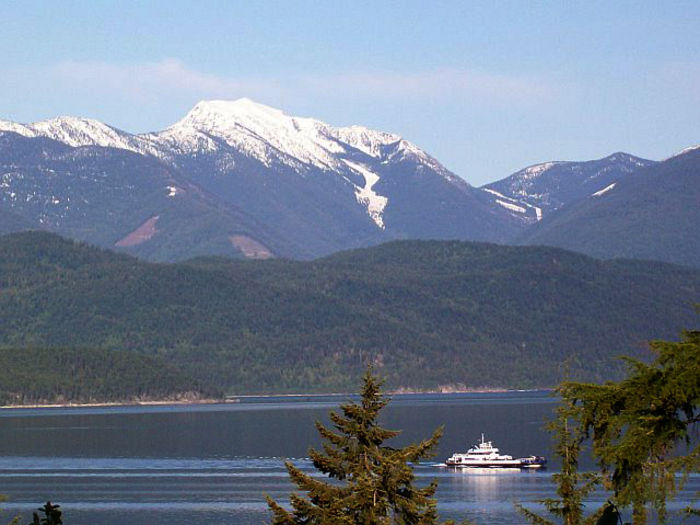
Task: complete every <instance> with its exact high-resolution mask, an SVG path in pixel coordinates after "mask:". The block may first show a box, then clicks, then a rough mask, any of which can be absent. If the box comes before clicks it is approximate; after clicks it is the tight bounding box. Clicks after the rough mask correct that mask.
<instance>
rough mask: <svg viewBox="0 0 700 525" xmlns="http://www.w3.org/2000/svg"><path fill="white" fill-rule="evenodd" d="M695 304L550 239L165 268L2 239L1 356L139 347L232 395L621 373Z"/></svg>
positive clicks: (627, 264) (682, 291)
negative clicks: (626, 358)
mask: <svg viewBox="0 0 700 525" xmlns="http://www.w3.org/2000/svg"><path fill="white" fill-rule="evenodd" d="M699 298H700V271H699V270H697V269H691V268H686V267H681V266H674V265H670V264H664V263H657V262H646V261H638V260H636V261H633V260H612V261H599V260H596V259H592V258H590V257H587V256H583V255H578V254H574V253H572V252H568V251H565V250H561V249H556V248H546V247H513V246H510V247H506V246H497V245H491V244H481V243H465V242H451V241H398V242H392V243H388V244H384V245H381V246H377V247H374V248H368V249H361V250H354V251H349V252H342V253H339V254H336V255H333V256H330V257H327V258H324V259H319V260H315V261H311V262H295V261H288V260H280V259H277V260H269V261H244V260H232V259H225V258H202V259H196V260H192V261H188V262H186V263H179V264H153V263H146V262H142V261H139V260H137V259H134V258H132V257H129V256H125V255H118V254H114V253H111V252H108V251H104V250H100V249H97V248H94V247H91V246H88V245H84V244H79V243H75V242H73V241H69V240H65V239H62V238H60V237H58V236H55V235H52V234H48V233H41V232H25V233H21V234H11V235H6V236H4V237H0V319H2V323H1V324H0V346H3V347H5V348H6V350H5V352H6V353H7V354H6V355H8V356H10V355H11V356H15V357H13V359H19V358H18V357H16V356H17V354H21V353H23V352H28V350H27V349H28V348H33V349H34V350H32V351H35V352H37V351H39V350H36V349H42V350H41V352H48V354H42V355H52V354H55V355H56V356H57V357H56V358H57V359H59V356H61V355H65V356H69V357H66V358H65V359H66V360H67V361H70V360H71V359H75V358H77V357H78V356H80V355H81V352H83V351H82V350H78V349H80V348H90V349H93V350H91V351H92V352H107V353H103V354H100V355H110V354H109V352H114V353H115V354H118V353H122V352H125V351H127V352H130V354H128V355H130V356H134V355H136V356H139V355H143V356H148V357H149V358H154V359H158V360H159V361H157V362H156V361H153V363H167V364H168V366H169V367H172V368H171V369H169V370H178V371H179V372H178V373H179V374H182V376H177V375H173V376H172V377H171V379H169V378H168V377H170V376H168V375H167V373H165V372H163V373H162V374H159V373H157V374H156V377H157V381H159V383H160V384H161V385H166V384H171V386H173V387H175V386H176V385H178V383H177V381H180V380H182V381H187V380H186V379H182V378H186V377H191V378H193V381H195V382H197V383H198V384H199V385H205V386H206V387H207V388H209V389H211V390H214V391H217V390H222V391H224V392H226V393H262V392H321V391H325V392H328V391H346V392H348V391H352V390H353V389H354V386H355V385H356V384H357V382H358V381H359V378H360V377H361V375H362V372H363V370H364V367H365V365H366V364H368V363H373V364H374V366H375V367H376V368H377V370H379V371H380V373H381V374H382V375H383V376H384V377H386V379H387V388H389V389H397V388H409V389H437V388H439V387H441V386H446V387H450V386H451V387H458V388H464V387H467V388H477V387H511V388H530V387H549V386H552V385H555V384H556V383H558V382H559V381H560V380H561V378H562V375H563V373H564V368H566V369H568V374H569V377H572V378H575V379H580V380H590V381H600V380H604V379H608V378H615V377H619V376H620V374H621V373H622V371H623V369H624V364H623V363H622V362H621V361H619V360H617V359H615V356H618V355H620V354H627V355H633V356H637V357H641V358H647V357H649V355H650V354H649V352H648V349H647V346H646V341H648V340H649V339H651V338H652V337H657V338H658V337H662V338H674V337H675V336H676V334H677V333H679V332H680V330H681V329H682V328H684V327H689V326H690V327H692V326H693V325H694V323H695V322H696V320H697V316H696V315H695V313H694V309H693V303H697V302H698V300H699ZM10 349H12V350H10ZM86 355H87V354H86ZM70 356H72V357H70ZM61 359H62V358H61ZM564 361H567V365H566V366H564V365H563V363H564ZM27 362H31V360H30V359H27ZM13 366H14V365H13ZM139 366H140V365H139ZM144 368H145V369H148V367H147V366H146V367H144ZM164 370H165V369H164ZM6 373H8V374H10V375H12V371H11V370H10V371H7V370H6ZM122 373H127V372H126V369H123V370H122V371H118V369H114V371H113V375H116V376H117V377H119V376H120V375H121V374H122ZM100 374H101V372H99V371H98V370H95V371H94V377H95V378H99V377H100ZM4 377H5V376H4ZM177 377H180V378H181V379H176V378H177ZM145 378H146V375H144V376H143V379H144V380H145ZM11 380H12V379H5V378H3V383H2V385H0V390H3V391H12V389H11V388H8V387H7V386H5V385H6V383H5V381H11ZM14 384H16V383H14ZM180 388H185V387H184V386H183V385H179V386H177V388H174V390H178V389H180ZM188 388H189V387H188ZM67 392H68V391H67ZM81 392H82V393H81V395H82V396H88V397H89V396H91V395H92V394H91V393H90V392H89V391H88V390H81ZM95 395H97V394H95ZM99 395H102V394H99Z"/></svg>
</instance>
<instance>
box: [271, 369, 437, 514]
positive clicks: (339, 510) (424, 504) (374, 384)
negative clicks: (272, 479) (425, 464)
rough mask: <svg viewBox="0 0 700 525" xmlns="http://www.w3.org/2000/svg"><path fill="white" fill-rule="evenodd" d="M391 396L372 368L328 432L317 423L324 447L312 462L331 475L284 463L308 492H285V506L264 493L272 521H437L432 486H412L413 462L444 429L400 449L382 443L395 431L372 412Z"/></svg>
mask: <svg viewBox="0 0 700 525" xmlns="http://www.w3.org/2000/svg"><path fill="white" fill-rule="evenodd" d="M388 402H389V399H388V398H387V397H385V396H384V395H383V394H382V392H381V382H380V381H379V379H378V378H377V377H376V376H374V375H373V374H372V371H371V370H370V369H368V370H367V372H366V373H365V375H364V378H363V386H362V391H361V399H360V401H359V403H356V402H349V403H346V404H343V405H341V406H340V409H341V411H342V414H340V413H337V412H331V413H330V419H331V422H332V423H333V427H334V430H333V429H330V428H328V427H326V426H324V425H323V424H321V423H320V422H316V428H317V429H318V432H319V434H320V435H321V437H322V438H323V440H324V444H323V451H319V450H315V449H311V450H310V451H309V455H310V457H311V460H312V461H313V464H314V467H316V469H318V470H319V471H320V472H322V473H323V474H326V475H327V476H328V477H329V478H331V479H330V480H326V479H323V478H318V477H313V476H310V475H308V474H305V473H303V472H302V471H301V470H299V469H298V468H296V467H295V466H294V465H292V464H291V463H290V462H287V463H285V466H286V468H287V471H288V472H289V476H290V477H291V479H292V482H293V483H294V484H295V485H296V486H297V487H298V489H299V490H300V491H302V492H305V493H306V496H302V495H299V494H297V493H294V494H292V495H291V497H290V501H291V506H292V510H291V511H287V510H285V509H284V508H282V507H281V506H280V505H278V504H277V503H276V502H275V501H273V500H272V499H271V498H270V497H267V502H268V505H269V506H270V508H271V509H272V512H273V513H274V517H273V521H272V523H273V525H292V524H308V525H315V524H316V525H321V524H323V525H330V524H332V525H336V524H337V525H342V524H347V525H389V524H397V525H428V524H434V523H437V510H436V502H435V499H433V495H434V494H435V490H436V488H437V483H435V482H432V483H431V484H430V485H428V486H427V487H424V488H416V487H414V485H413V482H414V474H413V467H412V466H411V465H410V464H411V463H416V462H417V461H419V460H420V459H422V458H427V457H430V456H432V450H433V448H434V447H435V446H436V445H437V442H438V440H439V439H440V436H441V435H442V428H438V429H436V430H435V432H433V435H432V437H431V438H430V439H427V440H424V441H421V442H420V443H418V444H413V445H409V446H406V447H404V448H392V447H388V446H386V445H384V442H385V441H386V440H388V439H391V438H393V437H396V436H397V435H398V434H399V433H400V432H398V431H394V430H388V429H385V428H382V427H381V426H379V424H378V422H377V417H378V415H379V412H380V411H381V410H382V408H384V407H385V406H386V405H387V403H388Z"/></svg>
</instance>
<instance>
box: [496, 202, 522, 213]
mask: <svg viewBox="0 0 700 525" xmlns="http://www.w3.org/2000/svg"><path fill="white" fill-rule="evenodd" d="M496 202H497V203H498V204H500V205H501V206H503V207H504V208H506V209H508V210H511V211H516V212H518V213H525V212H526V211H527V210H526V209H525V208H523V207H522V206H518V205H517V204H513V203H512V202H506V201H502V200H500V199H496Z"/></svg>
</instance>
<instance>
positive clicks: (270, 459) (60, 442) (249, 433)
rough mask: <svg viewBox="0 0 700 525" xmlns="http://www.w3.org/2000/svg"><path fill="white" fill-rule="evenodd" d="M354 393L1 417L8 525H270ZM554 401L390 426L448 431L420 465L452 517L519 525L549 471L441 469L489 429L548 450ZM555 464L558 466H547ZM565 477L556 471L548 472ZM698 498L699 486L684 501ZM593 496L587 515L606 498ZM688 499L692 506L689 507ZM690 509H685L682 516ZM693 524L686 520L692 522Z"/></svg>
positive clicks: (510, 442)
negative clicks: (320, 430) (57, 509)
mask: <svg viewBox="0 0 700 525" xmlns="http://www.w3.org/2000/svg"><path fill="white" fill-rule="evenodd" d="M343 400H345V397H342V398H337V397H331V398H323V399H319V398H316V397H314V398H313V399H311V400H310V401H300V400H298V399H297V400H294V401H292V402H287V401H285V400H280V399H265V400H262V401H261V400H259V399H258V400H255V401H254V402H248V401H246V400H244V401H242V402H241V403H236V404H229V405H210V406H208V405H205V406H195V407H182V406H179V407H146V408H144V407H133V408H114V407H111V408H103V409H95V408H93V409H87V410H82V409H55V410H33V411H27V410H22V411H0V428H1V429H2V436H3V439H2V440H0V492H2V493H5V494H8V495H9V496H10V501H9V502H7V503H4V504H3V509H4V510H3V514H2V515H0V523H2V522H3V521H2V520H3V519H5V522H7V521H9V519H10V518H11V517H12V516H13V515H15V514H17V513H18V512H21V513H22V514H23V515H24V516H28V515H29V513H30V512H31V511H32V510H33V509H35V508H36V506H37V504H39V503H41V502H43V501H46V500H47V499H51V500H52V501H56V502H59V503H61V505H62V508H63V509H64V512H65V516H66V523H69V524H70V525H96V524H98V525H123V524H124V523H129V524H130V525H160V524H163V525H165V524H168V525H185V524H187V525H191V524H201V525H209V524H211V525H218V524H241V525H248V524H260V523H264V522H266V521H269V514H268V512H267V506H266V504H265V502H264V499H263V494H265V493H266V494H269V495H270V496H272V497H273V498H274V499H276V500H278V501H287V500H288V496H289V493H290V491H291V490H292V488H293V487H292V486H291V485H290V483H289V481H288V477H287V473H286V471H285V470H284V466H283V462H284V459H285V458H290V459H291V460H292V461H293V462H294V463H295V464H296V465H297V466H299V467H300V468H302V469H303V470H304V471H306V472H309V473H313V472H314V471H313V468H312V465H311V464H310V462H309V460H308V459H305V458H306V456H307V449H308V446H309V445H318V437H317V434H316V432H315V429H314V427H313V423H314V421H315V420H316V419H321V420H324V421H326V422H327V412H328V409H329V408H331V407H334V406H337V404H338V403H340V402H342V401H343ZM553 406H554V405H553V402H552V399H551V398H550V397H549V396H548V395H547V394H541V393H519V394H513V393H507V394H478V395H474V396H469V395H455V396H402V397H398V398H396V399H395V400H394V401H393V402H392V404H391V405H390V407H389V409H388V412H387V414H386V417H385V420H384V424H386V426H389V427H391V428H403V429H405V432H404V434H403V435H402V436H401V437H400V438H399V440H398V441H403V442H409V441H416V440H417V439H421V438H424V437H426V436H427V435H429V434H430V433H431V432H432V430H433V429H434V428H435V427H437V426H438V425H440V424H445V435H444V437H443V440H442V442H441V444H440V449H439V451H438V455H437V458H436V461H433V462H426V463H424V464H421V465H419V466H417V467H416V475H417V478H418V481H419V483H421V484H423V483H428V482H429V481H430V480H432V479H436V480H437V481H438V482H439V487H438V492H437V497H438V501H439V505H438V509H439V511H440V514H441V517H442V519H456V520H460V519H463V518H469V519H474V520H476V521H477V522H479V523H483V524H487V523H488V524H495V525H499V524H502V525H505V524H519V523H522V520H521V519H520V518H519V517H518V516H517V514H516V513H515V511H514V508H513V503H514V502H516V501H518V502H523V503H527V504H528V505H530V506H533V505H534V507H533V508H536V505H535V504H534V502H536V501H537V500H539V499H542V498H544V497H548V496H551V495H553V486H552V483H551V469H550V471H531V470H524V471H520V470H498V469H450V468H446V467H438V466H436V463H439V462H440V461H443V460H444V459H445V458H446V457H447V456H449V455H451V454H452V452H454V451H458V450H463V449H464V447H465V445H468V444H469V443H471V442H473V441H474V440H475V439H476V438H478V437H479V436H480V434H481V432H485V433H486V435H487V437H488V438H490V439H491V438H492V439H493V440H494V442H495V443H496V444H497V445H498V446H499V447H500V448H501V449H502V450H503V451H505V452H507V453H508V454H513V455H514V456H516V455H528V454H533V453H534V454H546V455H549V454H548V451H549V448H550V439H549V437H548V436H547V435H546V434H545V433H544V431H543V430H542V427H543V424H544V422H545V420H546V419H547V418H549V417H551V414H552V408H553ZM550 467H552V465H551V463H550ZM552 468H556V467H552ZM698 490H700V478H698V477H691V479H690V481H689V484H688V487H687V489H686V490H685V492H684V495H683V501H686V502H687V500H688V499H689V498H690V497H691V494H692V493H693V492H694V491H698ZM603 499H604V498H603V496H602V495H600V496H597V495H594V497H593V501H591V502H590V505H591V508H594V506H595V505H597V504H600V503H602V502H603ZM686 504H687V503H686ZM679 506H682V505H681V504H675V507H679ZM687 523H690V522H687Z"/></svg>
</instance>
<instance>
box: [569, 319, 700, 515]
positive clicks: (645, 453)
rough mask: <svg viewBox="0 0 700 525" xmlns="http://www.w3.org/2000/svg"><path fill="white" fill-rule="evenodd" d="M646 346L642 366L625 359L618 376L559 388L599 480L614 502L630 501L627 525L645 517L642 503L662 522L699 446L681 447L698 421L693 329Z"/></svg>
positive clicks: (699, 362) (697, 463)
mask: <svg viewBox="0 0 700 525" xmlns="http://www.w3.org/2000/svg"><path fill="white" fill-rule="evenodd" d="M651 347H652V349H653V350H655V351H656V352H657V357H656V359H655V360H654V361H653V362H652V363H651V364H645V363H642V362H640V361H636V360H633V359H629V358H627V361H628V362H629V364H630V373H629V375H628V376H627V378H625V379H624V380H622V381H620V382H608V383H606V384H603V385H594V384H582V383H570V382H569V383H565V384H564V385H562V387H561V388H560V393H561V394H562V396H563V397H564V399H565V400H568V402H570V403H574V404H576V405H577V406H578V407H580V409H581V410H580V413H579V424H580V428H581V430H582V431H584V432H585V433H587V434H588V435H590V436H591V437H592V441H593V454H594V456H595V458H596V460H597V461H598V464H599V466H600V468H601V471H602V473H603V476H604V481H605V486H606V487H607V488H609V489H610V490H612V491H613V493H614V497H615V501H616V503H618V504H619V505H622V506H628V505H629V506H631V507H632V519H633V523H634V525H644V524H646V523H647V520H648V516H647V505H651V506H652V507H653V508H654V510H655V511H656V512H657V514H658V517H659V521H660V522H662V523H663V522H665V521H666V519H667V512H666V501H667V499H668V498H670V497H672V496H673V495H674V493H675V491H676V489H677V488H678V487H677V483H676V474H677V473H682V474H684V476H687V474H688V473H691V472H697V470H698V469H699V468H700V445H698V444H696V445H695V446H694V447H692V448H688V450H683V449H682V448H681V447H683V446H685V447H691V435H692V431H693V429H694V428H695V426H696V425H697V424H698V422H700V331H688V332H684V334H683V340H682V341H680V342H669V341H654V342H652V343H651ZM681 479H684V478H681ZM689 512H693V510H692V509H689Z"/></svg>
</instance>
